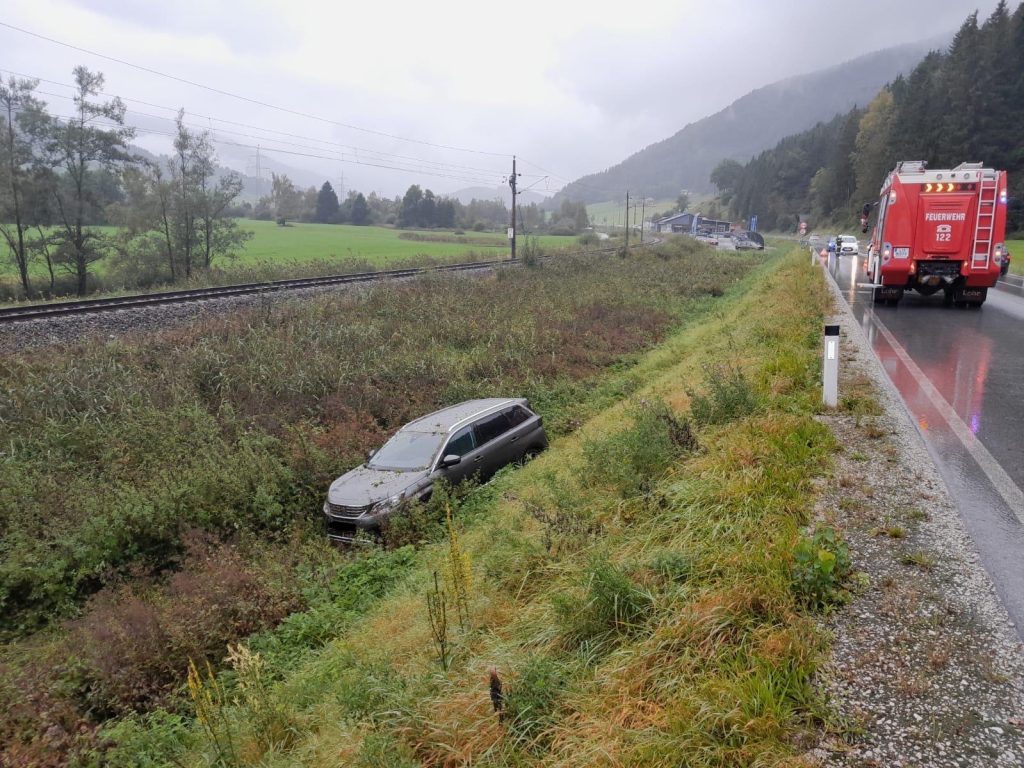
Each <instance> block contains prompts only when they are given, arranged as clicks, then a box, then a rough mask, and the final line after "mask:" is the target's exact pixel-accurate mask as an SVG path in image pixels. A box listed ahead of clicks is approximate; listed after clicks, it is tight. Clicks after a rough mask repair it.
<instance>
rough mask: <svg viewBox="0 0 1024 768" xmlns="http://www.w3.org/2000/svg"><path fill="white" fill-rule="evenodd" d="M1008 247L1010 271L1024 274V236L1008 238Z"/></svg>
mask: <svg viewBox="0 0 1024 768" xmlns="http://www.w3.org/2000/svg"><path fill="white" fill-rule="evenodd" d="M1006 247H1007V248H1008V249H1009V250H1010V256H1011V257H1012V258H1011V260H1010V271H1011V272H1012V273H1013V274H1015V275H1024V237H1008V238H1006Z"/></svg>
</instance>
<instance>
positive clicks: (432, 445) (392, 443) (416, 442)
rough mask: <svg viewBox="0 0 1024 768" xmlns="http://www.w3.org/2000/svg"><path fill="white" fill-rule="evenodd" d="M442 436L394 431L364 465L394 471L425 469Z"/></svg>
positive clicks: (439, 444)
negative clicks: (392, 435)
mask: <svg viewBox="0 0 1024 768" xmlns="http://www.w3.org/2000/svg"><path fill="white" fill-rule="evenodd" d="M444 437H445V436H444V435H439V434H437V433H435V432H396V433H395V436H394V437H392V438H391V439H390V440H388V441H387V442H386V443H384V446H383V447H382V448H381V449H380V450H379V451H377V452H376V453H375V454H373V458H372V459H371V460H370V461H368V462H367V464H366V466H368V467H370V469H390V470H394V471H396V472H411V471H413V470H420V469H427V468H428V467H429V466H430V462H431V460H432V459H433V458H434V454H436V453H437V449H438V448H440V447H441V441H442V440H444Z"/></svg>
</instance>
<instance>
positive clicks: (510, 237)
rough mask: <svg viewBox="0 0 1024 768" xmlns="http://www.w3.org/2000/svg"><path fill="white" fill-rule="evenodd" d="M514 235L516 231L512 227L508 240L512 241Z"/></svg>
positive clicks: (509, 230)
mask: <svg viewBox="0 0 1024 768" xmlns="http://www.w3.org/2000/svg"><path fill="white" fill-rule="evenodd" d="M513 235H515V230H514V229H512V227H509V228H508V239H509V240H511V239H512V237H513Z"/></svg>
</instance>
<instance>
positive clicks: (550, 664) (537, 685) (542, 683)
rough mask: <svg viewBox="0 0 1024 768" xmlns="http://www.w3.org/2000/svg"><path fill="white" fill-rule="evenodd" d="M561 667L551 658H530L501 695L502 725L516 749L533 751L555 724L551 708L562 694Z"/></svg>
mask: <svg viewBox="0 0 1024 768" xmlns="http://www.w3.org/2000/svg"><path fill="white" fill-rule="evenodd" d="M566 684H567V679H566V675H565V672H564V670H563V667H562V665H561V664H559V663H558V662H557V661H555V660H554V659H551V658H548V657H545V656H533V657H531V658H530V660H529V661H527V662H526V665H525V666H524V667H523V669H522V670H521V671H520V673H519V678H518V679H517V680H516V681H515V682H514V683H513V684H512V685H510V686H509V689H508V691H507V693H506V694H505V709H504V714H505V723H506V724H507V727H508V730H509V734H510V735H511V736H513V738H514V740H515V742H517V746H520V747H522V748H524V749H527V750H531V751H536V750H537V748H539V747H543V746H544V744H543V735H544V731H546V730H547V729H548V728H549V727H551V726H552V725H554V723H555V708H556V707H557V706H558V702H559V700H560V698H561V696H562V693H563V692H564V691H565V688H566Z"/></svg>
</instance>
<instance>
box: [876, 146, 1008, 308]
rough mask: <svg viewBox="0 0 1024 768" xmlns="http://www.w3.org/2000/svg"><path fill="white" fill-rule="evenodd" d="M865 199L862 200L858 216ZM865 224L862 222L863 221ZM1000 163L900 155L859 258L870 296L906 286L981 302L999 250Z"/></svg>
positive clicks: (1002, 222) (899, 292)
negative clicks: (864, 257) (944, 164)
mask: <svg viewBox="0 0 1024 768" xmlns="http://www.w3.org/2000/svg"><path fill="white" fill-rule="evenodd" d="M871 207H872V206H870V205H865V211H864V222H865V225H866V221H867V218H866V217H867V214H868V213H869V212H870V208H871ZM865 231H866V229H865ZM1005 243H1006V171H996V170H993V169H992V168H985V167H983V165H982V163H961V164H960V165H958V166H956V168H950V169H944V170H932V169H930V168H928V167H927V165H926V164H925V163H923V162H919V161H909V160H905V161H903V162H901V163H898V164H897V165H896V168H895V169H894V170H893V171H892V172H891V173H890V174H889V175H888V176H887V177H886V179H885V183H884V184H883V185H882V191H881V195H880V198H879V202H878V222H877V224H876V225H875V230H874V232H873V233H872V235H871V244H870V245H869V247H868V261H867V264H866V269H867V274H868V279H870V280H871V282H872V283H873V284H874V286H875V289H874V300H875V303H876V304H877V303H892V304H895V303H897V302H898V301H899V300H900V299H901V298H903V292H904V291H905V290H907V289H913V290H915V291H917V292H918V293H920V294H923V295H925V296H930V295H932V294H933V293H937V292H938V291H939V290H942V291H944V292H945V296H946V301H947V303H953V304H956V305H957V306H973V307H980V306H981V305H982V304H983V303H984V302H985V297H986V296H987V294H988V289H989V288H991V287H992V286H994V285H995V284H996V281H997V280H998V279H999V271H1000V267H1001V265H1002V263H1003V260H1004V259H1005V258H1006V257H1007V251H1006V245H1005Z"/></svg>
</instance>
